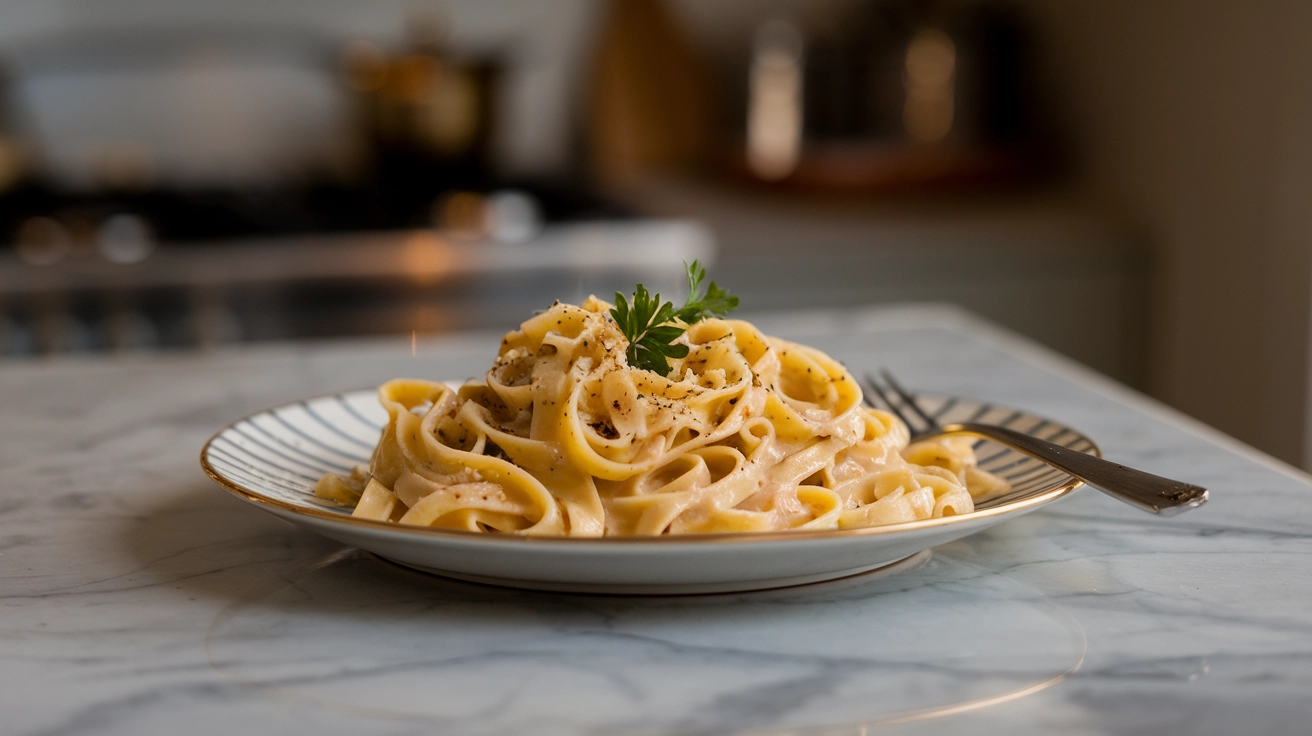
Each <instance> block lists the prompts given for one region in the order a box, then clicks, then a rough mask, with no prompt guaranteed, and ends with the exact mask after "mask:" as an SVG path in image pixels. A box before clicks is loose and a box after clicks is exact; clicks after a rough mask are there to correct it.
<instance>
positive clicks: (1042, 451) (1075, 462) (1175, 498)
mask: <svg viewBox="0 0 1312 736" xmlns="http://www.w3.org/2000/svg"><path fill="white" fill-rule="evenodd" d="M941 431H942V432H943V433H951V434H970V435H975V436H977V437H983V438H985V439H990V440H993V441H994V442H998V443H1001V444H1004V445H1007V446H1008V447H1011V448H1013V449H1015V450H1017V451H1019V452H1022V453H1024V454H1026V455H1029V456H1030V457H1032V458H1034V459H1036V460H1041V461H1043V462H1045V463H1047V464H1049V465H1051V466H1052V467H1054V468H1057V469H1058V470H1061V471H1063V472H1066V473H1069V474H1071V475H1072V476H1074V477H1076V478H1078V479H1080V480H1082V481H1084V482H1085V483H1086V484H1088V485H1090V486H1093V487H1094V488H1097V489H1098V490H1100V491H1102V492H1103V493H1106V494H1107V495H1109V496H1112V497H1113V498H1119V499H1120V500H1122V501H1124V502H1126V503H1128V504H1132V505H1134V506H1138V507H1139V508H1141V509H1143V510H1144V511H1150V512H1152V513H1154V514H1160V515H1162V516H1174V515H1175V514H1179V513H1182V512H1184V511H1188V510H1189V509H1192V508H1197V507H1199V506H1202V505H1203V504H1205V503H1207V489H1206V488H1202V487H1200V486H1195V485H1191V484H1189V483H1182V482H1181V481H1178V480H1171V479H1170V478H1163V477H1161V476H1160V475H1153V474H1151V473H1145V472H1143V471H1142V470H1135V469H1134V468H1127V467H1125V466H1124V465H1120V464H1118V463H1114V462H1111V461H1110V460H1103V459H1102V458H1100V457H1097V456H1094V455H1087V454H1085V453H1083V452H1080V451H1078V450H1072V449H1070V448H1069V447H1062V446H1061V445H1054V444H1053V443H1051V442H1046V441H1044V440H1041V439H1039V438H1037V437H1034V436H1031V435H1028V434H1024V433H1022V432H1017V431H1015V430H1012V429H1007V428H1006V427H999V426H996V425H992V424H974V423H969V422H968V423H963V424H948V425H945V426H944V427H943V428H942V430H941Z"/></svg>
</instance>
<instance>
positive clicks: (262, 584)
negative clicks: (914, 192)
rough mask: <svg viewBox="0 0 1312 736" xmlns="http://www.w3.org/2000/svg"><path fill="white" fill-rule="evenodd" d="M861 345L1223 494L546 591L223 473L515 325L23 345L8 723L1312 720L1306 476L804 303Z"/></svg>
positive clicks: (804, 324)
mask: <svg viewBox="0 0 1312 736" xmlns="http://www.w3.org/2000/svg"><path fill="white" fill-rule="evenodd" d="M760 322H761V323H762V325H763V326H764V327H766V328H767V329H768V330H769V331H771V332H773V333H774V334H779V335H782V336H785V337H789V338H792V339H795V340H801V341H805V342H808V343H810V344H813V345H815V346H817V347H819V348H821V349H824V350H826V351H829V352H830V353H832V354H834V355H835V356H836V357H838V358H839V359H840V360H843V361H844V362H846V364H847V365H848V366H849V367H850V368H852V369H853V370H855V371H857V372H860V371H862V370H865V369H868V368H874V367H878V366H887V367H890V368H892V369H893V370H894V371H895V372H897V373H898V374H900V375H901V376H902V377H903V378H904V379H905V380H906V382H908V383H910V384H913V385H914V386H915V387H917V388H921V389H924V390H932V391H937V392H946V393H955V394H961V395H966V396H971V397H977V398H981V399H986V400H992V401H996V402H1001V403H1007V404H1012V405H1015V406H1019V407H1024V408H1026V409H1029V410H1031V411H1033V412H1035V413H1039V414H1043V415H1047V416H1051V417H1054V418H1058V419H1061V420H1063V421H1064V422H1066V423H1068V424H1070V425H1072V426H1074V427H1077V428H1079V429H1081V430H1083V431H1084V432H1086V433H1087V434H1089V435H1090V436H1092V437H1093V438H1094V439H1095V440H1097V441H1098V442H1099V444H1100V445H1101V446H1102V448H1103V450H1104V452H1105V454H1106V455H1107V456H1108V457H1110V458H1113V459H1115V460H1118V461H1121V462H1125V463H1127V464H1130V465H1134V466H1137V467H1141V468H1143V469H1145V470H1149V471H1152V472H1156V473H1159V474H1162V475H1167V476H1172V477H1178V478H1180V479H1184V480H1190V481H1194V482H1197V483H1200V484H1202V485H1205V486H1208V487H1209V488H1211V489H1212V501H1211V503H1209V504H1208V505H1207V506H1205V507H1203V508H1202V509H1199V510H1197V511H1193V512H1190V513H1188V514H1185V515H1183V516H1180V517H1176V518H1172V519H1159V518H1155V517H1152V516H1149V515H1147V514H1145V513H1143V512H1140V511H1137V510H1135V509H1133V508H1131V507H1129V506H1125V505H1123V504H1120V503H1118V502H1116V501H1114V500H1112V499H1109V498H1107V497H1105V496H1103V495H1101V494H1099V493H1097V492H1095V491H1093V490H1090V489H1083V490H1081V491H1079V492H1077V493H1076V494H1074V495H1073V496H1071V497H1070V498H1068V499H1066V500H1063V501H1061V502H1059V503H1057V504H1054V505H1052V506H1049V507H1047V508H1045V509H1043V510H1041V511H1038V512H1036V513H1033V514H1030V515H1028V516H1025V517H1023V518H1020V519H1017V520H1013V521H1010V522H1007V523H1004V524H1001V525H999V526H997V527H994V528H992V529H989V530H987V531H985V532H983V533H980V534H977V535H974V536H972V537H968V538H966V539H963V540H961V541H958V542H954V543H952V544H949V545H946V546H943V547H940V548H937V549H935V550H934V551H933V554H932V556H930V557H929V559H927V560H919V561H918V562H919V563H920V564H919V566H918V567H915V568H914V569H911V570H909V571H905V572H903V573H902V574H900V575H896V576H882V577H881V576H879V575H873V576H866V577H857V578H852V579H848V580H845V581H839V582H835V583H827V584H820V585H815V586H807V587H802V588H795V589H791V590H783V591H774V592H766V593H757V594H737V595H723V596H690V597H666V598H622V597H602V596H573V595H551V594H545V593H528V592H517V591H512V590H503V589H499V588H491V587H483V586H478V585H473V584H464V583H457V582H452V581H446V580H442V579H439V578H434V577H428V576H425V575H422V574H419V573H414V572H410V571H408V570H405V569H402V568H399V567H396V566H394V565H392V564H390V563H387V562H384V561H381V560H379V559H377V558H375V557H372V556H370V555H367V554H364V553H361V552H358V551H356V550H353V549H350V548H346V547H343V546H342V545H340V544H338V543H336V542H332V541H330V540H327V539H324V538H320V537H317V536H315V535H313V534H310V533H308V532H304V531H300V530H297V529H295V528H293V527H291V526H290V525H288V524H286V523H284V522H282V521H279V520H277V519H275V518H273V517H271V516H268V515H266V514H263V513H261V512H260V511H259V510H258V509H255V508H252V507H250V506H247V505H245V504H243V503H241V502H240V501H238V500H237V499H235V498H233V497H231V496H229V495H228V494H227V493H224V492H223V491H222V490H220V489H219V488H217V487H216V486H214V484H213V483H211V482H210V481H209V480H208V479H207V478H206V477H205V476H204V474H203V473H202V472H201V470H200V468H199V466H198V464H197V453H198V451H199V449H200V447H201V445H202V443H203V442H204V441H205V439H206V438H207V437H209V435H210V434H212V433H213V432H214V431H215V430H217V429H218V428H220V427H222V426H223V425H224V424H226V423H228V422H230V421H232V420H235V419H237V418H239V417H241V416H243V415H244V414H246V413H249V412H251V411H254V410H257V409H260V408H263V407H266V406H269V405H272V404H277V403H281V402H284V401H287V400H290V399H295V398H300V397H306V396H311V395H315V394H319V393H326V392H330V391H336V390H341V389H348V388H359V387H365V386H370V385H373V384H376V383H378V382H380V381H382V380H384V379H387V378H390V377H393V376H396V375H421V376H428V377H453V376H454V377H459V376H466V375H474V374H478V373H481V372H482V370H483V367H484V366H485V365H486V364H487V363H488V362H489V361H490V359H491V357H492V354H493V347H494V345H495V344H496V342H495V341H496V338H497V337H499V336H492V335H488V334H479V335H473V334H470V335H459V336H455V337H449V338H442V339H434V340H421V341H420V343H419V350H418V354H417V355H414V356H412V355H411V349H410V345H409V341H403V340H396V341H390V340H388V341H370V342H351V343H321V344H316V345H273V346H260V347H245V348H240V349H233V350H229V351H223V352H214V353H208V354H204V355H176V356H156V357H122V358H89V359H60V360H55V361H46V362H32V363H14V364H9V365H5V366H2V367H0V417H2V419H0V432H2V433H3V434H2V435H0V437H2V441H0V470H2V471H3V478H4V481H3V483H0V606H2V608H0V732H3V733H5V734H83V733H85V734H91V733H94V734H154V733H162V734H176V733H187V734H220V733H222V734H227V733H246V734H253V733H315V734H322V735H327V734H337V733H342V734H347V733H349V734H373V733H379V734H409V733H416V734H417V733H452V734H464V733H468V734H510V733H513V734H519V733H532V734H575V733H578V734H721V733H738V732H747V733H790V734H871V733H898V734H901V733H915V734H920V733H961V732H970V733H973V734H991V733H1005V734H1027V733H1050V732H1054V731H1060V732H1062V733H1067V734H1112V733H1116V734H1121V733H1144V734H1147V733H1197V734H1235V733H1243V734H1268V733H1270V734H1284V733H1296V732H1306V731H1304V730H1303V729H1305V728H1306V727H1307V723H1308V722H1310V721H1312V698H1310V697H1308V696H1309V695H1310V694H1312V585H1310V584H1309V581H1310V580H1312V485H1310V484H1309V478H1308V477H1307V476H1305V475H1303V474H1301V473H1299V472H1297V471H1294V470H1291V469H1289V468H1287V467H1285V466H1283V465H1281V464H1279V463H1277V462H1275V461H1273V460H1271V459H1269V458H1266V457H1265V456H1263V455H1261V454H1259V453H1257V452H1255V451H1253V450H1251V449H1248V448H1246V447H1244V446H1242V445H1240V444H1238V443H1237V442H1235V441H1233V440H1230V439H1228V438H1226V437H1224V436H1222V435H1220V434H1218V433H1216V432H1214V431H1212V430H1209V429H1207V428H1205V427H1203V426H1201V425H1199V424H1197V423H1196V422H1193V421H1191V420H1189V419H1187V418H1184V417H1182V416H1180V415H1178V414H1176V413H1174V412H1172V411H1170V410H1167V409H1165V408H1162V407H1161V406H1159V405H1157V404H1155V403H1153V402H1151V401H1148V400H1146V399H1144V398H1142V397H1140V396H1138V395H1136V394H1134V393H1133V392H1130V391H1128V390H1126V389H1123V388H1120V387H1118V386H1116V385H1115V384H1112V383H1111V382H1109V381H1107V380H1105V379H1102V378H1100V377H1098V376H1096V375H1094V374H1092V373H1090V372H1087V371H1085V370H1083V369H1081V368H1079V367H1077V366H1075V365H1074V364H1071V363H1069V362H1067V361H1065V360H1063V359H1061V358H1058V357H1056V356H1054V355H1052V354H1050V353H1048V352H1046V351H1044V350H1042V349H1040V348H1038V347H1035V346H1034V345H1033V344H1031V343H1028V342H1025V341H1023V340H1021V339H1019V338H1016V337H1014V336H1011V335H1010V334H1008V333H1005V332H1002V331H1001V330H998V329H996V328H993V327H991V326H989V325H987V324H985V323H983V322H981V321H979V320H976V319H974V318H972V317H970V316H968V315H965V314H964V313H961V312H957V311H954V310H951V309H946V308H908V309H881V310H871V311H865V312H860V311H858V312H845V313H842V314H839V313H829V312H822V313H807V314H793V315H776V316H773V317H767V318H763V319H762V320H760Z"/></svg>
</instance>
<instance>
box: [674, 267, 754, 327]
mask: <svg viewBox="0 0 1312 736" xmlns="http://www.w3.org/2000/svg"><path fill="white" fill-rule="evenodd" d="M683 267H684V268H685V269H687V270H688V300H687V301H685V302H684V303H683V306H682V307H680V308H679V311H678V312H675V316H676V317H678V318H679V319H681V320H683V322H684V324H689V325H690V324H692V323H694V322H700V321H701V320H704V319H706V318H707V317H708V316H711V315H714V316H716V317H723V316H724V315H726V314H728V313H729V312H732V311H733V310H735V309H737V308H738V297H736V296H733V295H732V294H730V293H729V292H727V291H725V290H724V289H721V288H720V286H719V284H716V283H715V282H714V281H712V282H711V283H710V285H709V286H707V287H706V293H705V294H702V293H701V284H702V282H703V281H705V280H706V267H705V266H703V265H702V264H701V263H699V262H698V261H693V262H692V263H691V264H689V263H684V264H683Z"/></svg>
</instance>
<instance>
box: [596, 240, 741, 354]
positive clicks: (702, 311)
mask: <svg viewBox="0 0 1312 736" xmlns="http://www.w3.org/2000/svg"><path fill="white" fill-rule="evenodd" d="M684 268H686V269H687V271H688V299H687V301H685V302H684V305H683V306H682V307H680V308H679V309H678V310H677V311H676V310H675V308H674V304H673V303H672V302H662V301H661V295H660V294H655V295H653V294H651V293H649V292H648V291H647V287H645V286H643V285H642V284H638V285H637V287H636V288H635V289H634V292H633V302H632V303H630V302H629V300H628V299H625V298H624V295H623V294H621V293H619V292H618V291H617V292H615V308H614V309H612V310H610V316H611V318H612V319H614V320H615V324H616V325H617V326H618V327H619V328H620V332H622V333H624V337H625V338H627V339H628V341H629V349H628V350H627V351H625V355H626V356H627V357H628V359H629V365H631V366H633V367H634V368H641V369H642V370H647V371H651V372H653V373H659V374H661V375H662V376H667V375H669V373H670V371H671V366H670V363H669V359H670V358H683V357H686V356H687V355H688V346H687V345H675V344H673V343H674V341H675V340H677V339H678V337H679V335H682V334H683V333H684V332H686V331H687V329H688V327H687V326H688V325H690V324H692V323H694V322H698V321H701V320H703V319H706V317H707V316H710V315H716V316H721V317H723V316H724V315H726V314H728V313H729V312H730V311H732V310H733V309H736V308H737V307H738V297H736V296H732V295H730V294H729V292H727V291H725V290H724V289H721V288H720V287H719V286H717V285H716V283H715V282H714V281H712V282H711V283H710V285H709V286H708V287H707V289H706V293H705V294H703V293H701V283H702V282H703V281H705V280H706V269H705V268H704V267H703V266H702V265H701V264H700V263H699V262H697V261H693V262H692V263H691V264H687V263H685V264H684ZM675 320H678V322H682V323H683V324H682V325H680V324H678V323H676V321H675Z"/></svg>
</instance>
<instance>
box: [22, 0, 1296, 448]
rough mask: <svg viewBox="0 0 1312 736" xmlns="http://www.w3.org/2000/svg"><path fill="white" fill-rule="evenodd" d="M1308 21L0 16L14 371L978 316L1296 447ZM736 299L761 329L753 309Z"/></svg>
mask: <svg viewBox="0 0 1312 736" xmlns="http://www.w3.org/2000/svg"><path fill="white" fill-rule="evenodd" d="M1309 30H1312V8H1309V7H1307V6H1306V5H1305V4H1303V3H1297V2H1292V0H1286V1H1277V0H1262V1H1260V2H1254V3H1244V4H1238V3H1231V2H1209V1H1204V2H1185V1H1184V0H1149V1H1148V2H1136V3H1130V2H1122V1H1120V0H1106V1H1103V2H1093V1H1092V0H1068V1H1065V2H1039V1H1037V0H978V1H967V0H957V1H942V2H928V1H925V0H813V1H811V2H803V1H802V0H727V1H722V2H715V3H703V2H695V1H694V0H551V1H538V0H482V1H479V2H474V1H472V0H469V1H466V0H450V1H449V2H399V1H394V0H385V1H382V2H372V3H355V2H345V1H338V0H332V1H328V0H323V1H317V2H306V3H295V4H284V3H278V4H271V3H257V2H253V1H251V0H235V1H233V2H225V3H218V4H215V3H201V2H184V3H176V2H162V1H161V0H125V1H123V2H117V3H113V4H112V6H111V5H109V4H103V3H94V2H88V1H81V2H69V3H61V4H57V5H56V4H52V3H48V2H46V3H42V2H14V1H13V0H2V1H0V354H3V355H4V356H6V357H7V359H10V360H42V359H46V358H48V357H50V356H58V355H64V354H70V353H113V352H125V351H128V352H135V351H152V350H162V351H170V350H171V351H177V350H198V349H199V350H203V349H208V348H210V347H212V346H214V345H218V344H225V343H237V342H248V341H263V340H284V339H320V338H336V337H348V336H352V335H372V334H395V335H411V334H415V335H422V334H431V333H436V332H442V331H451V330H459V329H465V328H473V327H496V328H509V327H512V326H513V325H515V324H516V323H518V322H519V321H520V320H521V319H522V318H523V317H524V316H526V315H527V314H529V313H531V312H532V311H533V310H534V309H537V308H540V307H541V306H543V305H545V304H548V303H550V302H551V301H552V300H553V299H556V298H561V299H580V298H582V297H583V296H586V295H587V294H588V293H589V292H596V293H598V294H601V295H608V294H609V293H611V292H612V291H614V290H616V289H629V288H631V287H632V284H633V283H634V282H635V281H643V282H645V283H647V284H648V285H649V286H653V287H655V288H660V289H663V290H665V291H666V292H667V293H669V292H673V291H675V290H677V288H678V284H679V280H680V279H679V275H680V273H681V269H682V261H684V260H691V259H692V258H702V259H703V260H707V261H710V262H712V263H713V267H712V273H713V275H714V276H715V278H717V280H719V281H721V282H722V283H725V284H727V285H729V286H730V287H731V288H732V289H733V290H734V291H735V292H737V293H739V294H741V295H742V296H743V300H744V312H745V313H749V312H763V311H768V310H772V309H798V308H823V307H830V308H832V307H849V306H856V305H865V304H876V303H881V304H891V303H907V302H938V303H944V302H946V303H955V304H959V305H961V306H964V307H966V308H968V309H971V310H973V311H975V312H978V313H980V314H982V315H984V316H986V317H989V318H991V319H994V320H996V321H998V322H1000V323H1002V324H1004V325H1006V326H1008V327H1010V328H1012V329H1015V330H1017V331H1019V332H1021V333H1023V334H1026V335H1028V336H1030V337H1033V338H1035V339H1037V340H1039V341H1041V342H1043V343H1045V344H1047V345H1049V346H1051V347H1054V348H1055V349H1057V350H1059V351H1061V352H1063V353H1065V354H1067V355H1070V356H1072V357H1074V358H1075V359H1077V360H1080V361H1082V362H1084V363H1085V364H1087V365H1089V366H1091V367H1093V368H1095V369H1097V370H1099V371H1102V372H1104V373H1106V374H1108V375H1110V376H1112V377H1114V378H1116V379H1118V380H1121V381H1124V382H1126V383H1129V384H1130V385H1132V386H1135V387H1137V388H1140V389H1142V390H1145V391H1147V392H1149V393H1150V394H1152V395H1154V396H1156V397H1158V398H1161V399H1163V400H1164V401H1166V402H1167V403H1169V404H1172V405H1174V406H1176V407H1179V408H1181V409H1183V410H1184V411H1186V412H1188V413H1190V414H1192V415H1194V416H1197V417H1198V418H1200V419H1202V420H1203V421H1205V422H1208V423H1210V424H1213V425H1215V426H1217V427H1219V428H1220V429H1222V430H1224V431H1226V432H1229V433H1231V434H1234V435H1235V436H1237V437H1239V438H1240V439H1243V440H1246V441H1248V442H1250V443H1252V444H1254V445H1256V446H1258V447H1259V448H1261V449H1264V450H1266V451H1269V452H1271V453H1273V454H1275V455H1277V456H1278V457H1281V458H1283V459H1286V460H1288V461H1290V462H1293V463H1295V464H1299V465H1306V464H1307V463H1308V462H1309V454H1308V452H1307V447H1308V444H1309V433H1308V431H1307V429H1306V423H1307V416H1308V412H1307V401H1308V391H1307V385H1308V359H1307V355H1308V351H1309V348H1310V347H1312V346H1309V339H1308V336H1309V319H1308V314H1309V289H1308V285H1309V276H1310V275H1312V274H1310V272H1312V263H1310V262H1309V252H1310V248H1309V246H1310V245H1312V240H1310V239H1312V215H1310V214H1309V211H1310V208H1309V206H1308V203H1309V201H1310V200H1309V198H1310V197H1312V174H1309V173H1307V172H1309V171H1312V161H1310V160H1309V158H1312V132H1310V131H1312V119H1310V117H1312V55H1310V54H1309V52H1307V51H1306V50H1305V47H1306V44H1304V43H1302V39H1303V38H1305V37H1306V33H1307V32H1308V31H1309ZM748 316H750V315H748Z"/></svg>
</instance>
